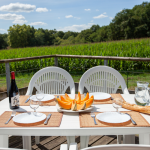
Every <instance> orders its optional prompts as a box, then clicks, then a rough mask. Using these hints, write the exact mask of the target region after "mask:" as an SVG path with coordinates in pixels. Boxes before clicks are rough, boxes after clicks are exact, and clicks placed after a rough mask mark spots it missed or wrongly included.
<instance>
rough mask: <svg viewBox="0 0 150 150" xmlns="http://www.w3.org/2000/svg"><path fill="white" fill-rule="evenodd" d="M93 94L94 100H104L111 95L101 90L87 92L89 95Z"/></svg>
mask: <svg viewBox="0 0 150 150" xmlns="http://www.w3.org/2000/svg"><path fill="white" fill-rule="evenodd" d="M92 95H93V96H94V100H105V99H109V98H111V95H110V94H108V93H103V92H94V93H89V96H90V97H91V96H92Z"/></svg>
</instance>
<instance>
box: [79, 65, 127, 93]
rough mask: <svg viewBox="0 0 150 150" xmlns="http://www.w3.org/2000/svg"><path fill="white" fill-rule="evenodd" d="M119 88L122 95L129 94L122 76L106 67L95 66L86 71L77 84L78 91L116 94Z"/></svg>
mask: <svg viewBox="0 0 150 150" xmlns="http://www.w3.org/2000/svg"><path fill="white" fill-rule="evenodd" d="M119 86H121V88H122V91H123V93H124V94H129V92H128V89H127V86H126V83H125V81H124V78H123V77H122V75H121V74H120V73H119V72H118V71H117V70H115V69H113V68H111V67H108V66H96V67H93V68H90V69H89V70H87V71H86V72H85V73H84V74H83V75H82V77H81V79H80V82H79V91H80V93H81V94H83V92H84V87H85V88H86V89H87V90H88V92H106V93H116V91H117V89H118V87H119Z"/></svg>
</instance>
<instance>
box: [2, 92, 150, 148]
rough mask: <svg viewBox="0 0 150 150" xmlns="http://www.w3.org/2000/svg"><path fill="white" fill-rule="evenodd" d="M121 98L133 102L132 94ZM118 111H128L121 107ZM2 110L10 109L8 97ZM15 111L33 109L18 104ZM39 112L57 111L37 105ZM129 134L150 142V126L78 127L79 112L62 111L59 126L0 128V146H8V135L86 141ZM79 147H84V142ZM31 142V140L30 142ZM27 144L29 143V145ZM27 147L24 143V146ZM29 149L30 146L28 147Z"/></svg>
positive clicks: (103, 108) (100, 108)
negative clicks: (95, 136) (98, 137)
mask: <svg viewBox="0 0 150 150" xmlns="http://www.w3.org/2000/svg"><path fill="white" fill-rule="evenodd" d="M122 96H123V98H124V99H125V100H126V101H127V102H130V103H134V95H133V94H130V95H125V94H122ZM119 110H120V111H129V110H126V109H123V108H120V109H119ZM4 111H11V109H10V108H9V100H8V98H6V99H4V100H2V101H1V102H0V115H1V114H2V113H3V112H4ZM16 111H33V110H32V109H31V108H30V106H20V108H19V109H17V110H16ZM37 111H39V112H57V109H56V106H49V107H43V106H42V107H39V108H38V109H37ZM94 111H98V112H99V111H100V112H104V111H116V110H115V108H113V106H112V104H102V105H95V108H94ZM142 116H143V117H144V118H145V119H146V120H147V121H148V122H149V123H150V116H149V115H146V114H142ZM123 134H124V135H131V134H140V144H150V136H149V135H150V127H107V128H80V123H79V113H64V114H63V118H62V122H61V125H60V127H46V128H44V127H36V128H34V127H19V128H0V135H1V136H0V147H7V146H8V135H20V136H26V137H27V138H25V137H24V138H25V139H24V141H25V140H28V142H30V141H29V140H30V139H29V138H28V136H70V142H72V141H71V140H72V139H71V136H72V137H74V136H81V140H82V141H86V139H85V137H86V136H89V135H123ZM81 143H83V145H81V147H84V146H85V144H84V142H81ZM30 144H31V142H30ZM30 144H29V145H30ZM27 147H29V146H28V145H24V148H27ZM29 149H30V148H29Z"/></svg>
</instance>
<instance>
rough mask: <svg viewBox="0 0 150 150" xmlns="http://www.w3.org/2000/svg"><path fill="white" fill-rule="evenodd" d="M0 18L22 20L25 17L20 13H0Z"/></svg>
mask: <svg viewBox="0 0 150 150" xmlns="http://www.w3.org/2000/svg"><path fill="white" fill-rule="evenodd" d="M0 19H4V20H22V19H25V17H24V16H22V15H16V14H10V13H8V14H0Z"/></svg>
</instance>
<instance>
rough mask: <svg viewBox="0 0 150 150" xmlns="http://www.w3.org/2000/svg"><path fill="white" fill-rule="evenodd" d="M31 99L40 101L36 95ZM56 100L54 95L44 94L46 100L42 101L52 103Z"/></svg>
mask: <svg viewBox="0 0 150 150" xmlns="http://www.w3.org/2000/svg"><path fill="white" fill-rule="evenodd" d="M30 99H32V100H35V101H38V100H37V98H36V95H33V96H31V97H30ZM54 99H55V96H54V95H50V94H44V98H43V99H42V100H41V102H50V101H53V100H54Z"/></svg>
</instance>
